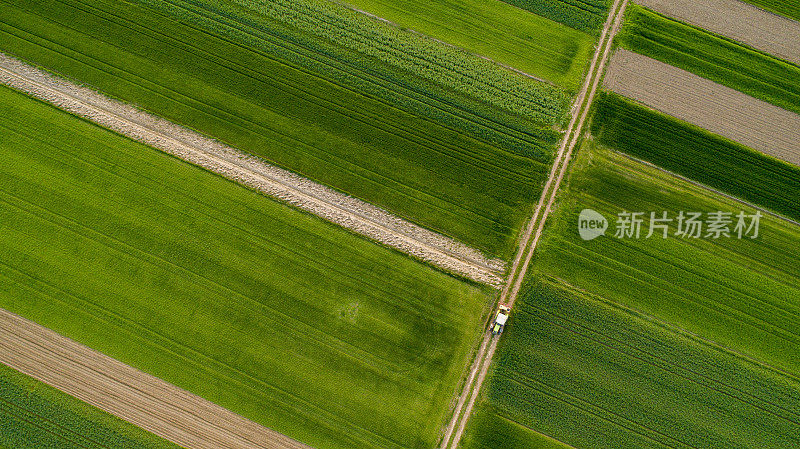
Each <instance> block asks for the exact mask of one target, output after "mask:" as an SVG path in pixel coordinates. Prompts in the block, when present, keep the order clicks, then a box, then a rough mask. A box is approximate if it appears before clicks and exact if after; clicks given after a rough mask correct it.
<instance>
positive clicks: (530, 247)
mask: <svg viewBox="0 0 800 449" xmlns="http://www.w3.org/2000/svg"><path fill="white" fill-rule="evenodd" d="M627 5H628V0H615V1H614V4H613V5H612V6H611V9H610V10H609V14H608V18H607V19H606V23H605V26H604V27H603V31H602V33H601V35H600V40H599V42H598V46H597V50H596V51H595V54H594V57H593V58H592V62H591V65H590V67H589V71H588V73H587V75H586V78H585V79H584V83H583V87H582V88H581V91H580V93H579V94H578V97H577V98H576V99H575V103H574V105H573V108H572V118H571V120H570V122H569V126H568V127H567V132H566V133H565V135H564V138H563V140H562V141H561V146H560V147H559V151H558V153H557V155H556V158H555V161H554V162H553V167H552V168H551V170H550V176H549V177H548V179H547V184H546V185H545V188H544V190H543V191H542V196H541V197H540V198H539V202H538V204H537V206H536V210H535V211H534V213H533V216H532V217H531V219H530V221H529V222H528V225H527V226H526V228H525V232H524V233H523V235H522V237H521V238H520V242H519V246H518V249H517V253H516V256H515V257H514V262H513V264H512V266H511V271H510V272H509V276H508V281H507V282H506V284H505V286H504V288H503V291H502V293H501V295H500V303H504V304H507V305H509V306H513V305H514V302H515V301H516V299H517V295H518V294H519V290H520V288H521V286H522V282H523V280H524V278H525V273H526V272H527V270H528V265H529V264H530V261H531V258H532V257H533V253H534V251H535V250H536V246H537V244H538V243H539V238H540V237H541V235H542V231H543V229H544V225H545V222H546V221H547V217H548V216H549V214H550V211H551V208H552V205H553V202H554V201H555V198H556V195H557V194H558V189H559V188H560V187H561V182H562V181H563V179H564V175H565V173H566V172H567V169H568V168H569V161H570V159H571V157H572V152H573V150H574V149H575V145H576V144H577V142H578V139H579V137H580V135H581V132H582V130H583V125H584V123H585V122H586V118H587V116H588V114H589V110H590V109H591V105H592V101H593V100H594V96H595V94H596V92H597V88H598V86H599V85H600V80H601V79H602V77H603V72H604V69H605V66H606V63H607V62H608V59H609V56H610V54H611V44H612V42H613V40H614V36H616V34H617V32H618V31H619V27H620V24H621V23H622V17H623V16H624V13H625V8H626V7H627ZM490 341H491V343H490ZM498 341H499V338H494V339H492V334H491V333H489V332H487V333H486V334H485V335H484V338H483V341H482V343H481V347H480V349H479V350H478V354H477V356H476V361H475V362H474V363H473V365H472V369H471V371H470V374H469V377H468V379H467V382H466V383H465V385H464V389H463V390H462V392H461V395H460V397H459V400H458V402H457V404H456V409H455V410H454V413H453V417H452V419H451V421H450V423H449V424H448V426H447V428H446V429H445V433H444V438H443V439H442V444H441V446H440V448H441V449H448V448H450V449H456V448H458V445H459V444H460V442H461V438H462V436H463V434H464V429H465V428H466V425H467V422H468V420H469V417H470V414H471V413H472V408H473V407H474V405H475V401H476V400H477V398H478V395H479V393H480V390H481V386H482V385H483V382H484V380H485V379H486V375H487V373H488V371H489V366H490V365H491V363H492V358H493V357H494V353H495V351H496V350H497V343H498ZM487 347H488V349H486V348H487ZM467 397H469V401H468V402H467V401H466V399H467ZM465 403H466V407H464V404H465ZM451 436H452V439H451Z"/></svg>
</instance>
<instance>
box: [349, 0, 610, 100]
mask: <svg viewBox="0 0 800 449" xmlns="http://www.w3.org/2000/svg"><path fill="white" fill-rule="evenodd" d="M345 3H348V4H352V5H355V6H357V7H358V8H360V9H362V10H365V11H367V12H369V13H372V14H375V15H377V16H379V17H383V18H385V19H388V20H390V21H392V22H396V23H397V24H399V25H401V26H404V27H408V28H411V29H413V30H416V31H419V32H420V33H423V34H426V35H429V36H431V37H434V38H437V39H441V40H443V41H445V42H448V43H450V44H453V45H456V46H459V47H461V48H464V49H466V50H468V51H471V52H474V53H477V54H480V55H484V56H487V57H489V58H492V59H494V60H495V61H497V62H500V63H502V64H506V65H509V66H511V67H514V68H516V69H518V70H522V71H523V72H526V73H528V74H531V75H533V76H536V77H538V78H542V79H545V80H547V81H550V82H551V83H555V84H557V85H560V86H563V87H565V88H567V89H569V90H570V91H573V92H574V91H577V90H578V88H579V87H580V82H581V78H582V77H583V72H584V70H586V67H587V65H588V62H589V58H591V54H592V44H593V42H594V38H593V37H592V36H589V35H587V34H585V33H581V32H578V31H576V30H573V29H571V28H568V27H567V26H564V25H561V24H559V23H556V22H553V21H551V20H548V19H546V18H544V17H540V16H537V15H535V14H531V13H529V12H527V11H524V10H522V9H519V8H515V7H512V6H509V5H507V4H505V3H503V2H500V1H498V0H467V1H465V2H460V3H461V4H459V5H458V6H455V5H453V3H452V2H448V1H446V0H436V1H430V0H401V1H398V0H347V1H346V2H345ZM507 3H511V2H507ZM533 12H538V11H536V10H534V11H533ZM598 15H602V16H603V20H604V19H605V11H602V12H601V14H598ZM554 20H555V19H554ZM600 23H601V24H602V20H601V22H600Z"/></svg>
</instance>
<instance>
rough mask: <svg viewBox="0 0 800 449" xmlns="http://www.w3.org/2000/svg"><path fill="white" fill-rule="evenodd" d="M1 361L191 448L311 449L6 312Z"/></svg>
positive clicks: (0, 315) (0, 331) (0, 332)
mask: <svg viewBox="0 0 800 449" xmlns="http://www.w3.org/2000/svg"><path fill="white" fill-rule="evenodd" d="M0 363H3V364H5V365H8V366H10V367H11V368H14V369H16V370H17V371H20V372H22V373H24V374H27V375H28V376H31V377H33V378H36V379H38V380H40V381H42V382H44V383H46V384H48V385H51V386H53V387H55V388H58V389H59V390H61V391H63V392H65V393H67V394H69V395H71V396H74V397H76V398H78V399H81V400H83V401H84V402H87V403H89V404H91V405H93V406H95V407H97V408H100V409H102V410H104V411H106V412H108V413H111V414H112V415H116V416H118V417H120V418H122V419H124V420H126V421H128V422H130V423H133V424H135V425H137V426H139V427H141V428H143V429H145V430H148V431H150V432H152V433H154V434H156V435H158V436H160V437H162V438H165V439H167V440H170V441H173V442H175V443H176V444H178V445H180V446H183V447H185V448H187V449H220V448H225V449H311V447H310V446H306V445H305V444H302V443H299V442H297V441H295V440H292V439H291V438H288V437H286V436H285V435H282V434H280V433H278V432H275V431H272V430H270V429H268V428H266V427H263V426H261V425H259V424H256V423H254V422H252V421H250V420H248V419H245V418H243V417H241V416H239V415H237V414H235V413H233V412H230V411H228V410H226V409H224V408H222V407H220V406H218V405H216V404H213V403H211V402H209V401H207V400H205V399H203V398H201V397H199V396H196V395H194V394H192V393H189V392H188V391H185V390H182V389H180V388H178V387H176V386H174V385H171V384H169V383H167V382H164V381H163V380H161V379H158V378H156V377H153V376H151V375H149V374H146V373H143V372H141V371H139V370H137V369H134V368H131V367H130V366H128V365H125V364H123V363H121V362H119V361H117V360H114V359H112V358H110V357H108V356H105V355H103V354H101V353H99V352H97V351H94V350H92V349H89V348H87V347H86V346H83V345H81V344H79V343H77V342H75V341H72V340H70V339H68V338H66V337H63V336H61V335H59V334H57V333H55V332H53V331H51V330H49V329H46V328H44V327H42V326H39V325H38V324H36V323H34V322H32V321H29V320H26V319H24V318H22V317H20V316H18V315H15V314H13V313H10V312H8V311H6V310H3V309H0Z"/></svg>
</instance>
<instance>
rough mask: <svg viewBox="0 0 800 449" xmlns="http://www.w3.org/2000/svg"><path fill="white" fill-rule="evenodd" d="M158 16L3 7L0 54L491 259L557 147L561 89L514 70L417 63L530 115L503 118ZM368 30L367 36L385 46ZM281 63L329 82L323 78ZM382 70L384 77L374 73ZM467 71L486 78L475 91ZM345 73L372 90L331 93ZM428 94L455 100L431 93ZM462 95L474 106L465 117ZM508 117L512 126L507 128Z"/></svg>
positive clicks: (198, 13) (78, 6) (484, 106)
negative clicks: (374, 207)
mask: <svg viewBox="0 0 800 449" xmlns="http://www.w3.org/2000/svg"><path fill="white" fill-rule="evenodd" d="M173 3H176V4H179V3H180V4H181V5H182V4H184V3H186V2H179V1H178V0H175V1H174V2H173ZM280 4H281V3H280V2H270V3H268V4H267V5H273V6H274V5H280ZM303 4H304V3H298V5H299V6H298V8H300V6H302V5H303ZM187 5H188V3H187ZM329 5H332V6H330V7H331V8H332V7H334V6H335V5H333V4H330V3H329ZM162 6H163V8H165V10H164V11H161V10H154V9H151V8H149V7H146V6H142V5H139V4H134V3H129V4H125V7H124V8H123V7H120V6H119V3H118V2H113V1H111V0H86V1H84V2H77V1H74V2H69V3H63V2H60V1H57V0H44V1H41V2H27V1H22V0H3V16H2V19H0V48H2V50H3V51H5V52H9V53H11V54H14V55H17V56H19V57H21V58H23V59H26V60H28V61H32V62H34V63H36V64H39V65H41V66H44V67H47V68H49V69H51V70H54V71H56V72H58V73H60V74H63V75H65V76H67V77H69V78H72V79H75V80H78V81H79V82H83V83H86V84H88V85H91V86H93V87H95V88H97V89H98V90H100V91H102V92H105V93H108V94H110V95H112V96H114V97H117V98H120V99H123V100H125V101H128V102H130V103H133V104H136V105H139V106H141V107H142V108H144V109H147V110H149V111H151V112H153V113H156V114H158V115H161V116H163V117H165V118H167V119H170V120H173V121H175V122H178V123H182V124H185V125H187V126H189V127H191V128H194V129H197V130H200V131H202V132H204V133H206V134H208V135H211V136H213V137H215V138H218V139H220V140H221V141H224V142H226V143H229V144H231V145H232V146H234V147H236V148H239V149H241V150H244V151H247V152H250V153H252V154H255V155H258V156H261V157H264V158H265V159H267V160H269V161H271V162H273V163H275V164H277V165H279V166H282V167H285V168H287V169H290V170H292V171H295V172H298V173H301V174H303V175H305V176H307V177H309V178H311V179H314V180H316V181H319V182H321V183H323V184H327V185H329V186H332V187H334V188H337V189H339V190H341V191H344V192H346V193H348V194H351V195H353V196H356V197H359V198H361V199H364V200H366V201H368V202H370V203H373V204H376V205H378V206H381V207H383V208H385V209H387V210H389V211H391V212H394V213H396V214H398V215H400V216H402V217H404V218H408V219H410V220H411V221H414V222H416V223H418V224H420V225H423V226H425V227H428V228H431V229H434V230H436V231H439V232H442V233H445V234H447V235H449V236H452V237H454V238H456V239H457V240H460V241H463V242H465V243H467V244H469V245H473V246H476V247H478V248H480V249H482V250H484V251H486V252H487V253H489V254H492V255H495V256H501V257H503V256H507V255H509V254H510V253H511V252H512V251H513V247H514V240H515V238H516V235H517V233H518V230H519V228H520V227H521V225H522V223H523V222H524V221H525V219H526V217H527V215H528V214H529V208H530V204H531V202H532V201H534V200H535V198H537V197H538V195H539V192H540V189H541V185H542V184H543V179H544V177H545V175H546V172H547V170H548V165H549V162H550V159H551V154H552V150H553V147H554V145H555V144H556V141H557V140H558V135H559V134H558V133H557V132H556V131H554V130H553V129H552V128H553V127H554V126H555V125H557V123H559V122H560V121H561V120H562V117H563V115H564V113H565V112H566V109H565V107H566V104H567V100H566V97H565V96H564V95H563V93H560V91H558V90H557V89H554V88H551V87H549V86H547V85H545V84H544V83H537V82H534V81H531V80H527V79H522V77H521V76H512V75H510V72H507V73H505V72H504V73H505V75H506V78H502V77H500V75H497V73H496V72H493V71H492V70H491V69H488V68H486V66H483V65H481V64H479V63H477V62H475V61H474V60H473V59H464V58H465V56H464V55H463V52H457V51H455V50H452V49H451V52H454V55H455V56H458V57H459V58H461V60H460V61H461V62H460V64H461V66H460V67H461V69H460V70H461V72H459V71H454V70H453V69H452V67H451V66H439V65H436V64H433V62H434V61H435V62H436V63H440V62H446V61H447V60H446V59H444V56H443V54H442V53H441V52H440V53H436V54H429V55H428V56H429V57H430V58H433V59H432V60H431V61H425V60H417V63H418V65H419V67H417V68H418V69H419V70H421V71H425V70H426V69H427V70H428V71H429V72H433V74H434V75H436V76H439V75H442V74H448V75H447V76H450V77H451V78H452V80H451V81H452V82H454V83H455V82H457V81H458V80H462V79H463V80H464V82H463V83H461V84H463V86H466V87H465V89H466V90H467V91H469V90H470V89H472V90H481V89H482V91H484V92H488V94H491V96H492V97H493V98H495V101H496V102H498V103H504V104H505V103H507V104H508V105H509V108H510V109H509V111H510V110H511V109H514V108H517V105H523V106H519V108H522V109H520V110H521V111H523V112H524V111H528V112H530V113H528V112H526V113H525V114H524V115H519V114H517V113H511V112H506V113H501V112H497V107H495V106H492V105H491V104H489V103H486V102H484V101H482V100H481V99H480V98H477V97H475V98H473V99H472V100H469V101H467V100H466V99H465V98H466V97H465V95H466V94H465V93H463V92H462V93H460V94H459V93H458V92H455V93H452V91H453V88H452V87H450V86H448V85H445V84H441V83H439V84H436V83H434V81H430V80H428V81H426V79H425V78H421V77H420V76H417V75H414V73H412V72H408V73H407V74H405V75H402V74H401V75H397V76H398V77H399V78H398V79H385V78H382V76H383V75H381V73H389V72H391V70H389V69H388V68H385V67H384V66H385V65H386V64H389V62H386V63H385V64H384V62H382V60H378V61H375V60H373V59H369V55H363V54H360V53H359V54H357V55H353V54H351V53H348V51H349V50H348V49H347V48H344V49H341V51H342V54H350V55H351V56H352V57H353V58H356V57H360V58H362V59H363V61H356V62H359V63H363V64H361V65H362V66H363V67H362V68H361V71H357V70H356V68H354V67H352V66H351V67H345V65H344V63H341V62H340V60H339V59H338V57H336V58H334V57H331V58H329V59H325V58H327V56H326V53H325V51H327V50H325V49H328V48H329V47H330V45H333V44H332V43H331V41H325V40H324V39H322V38H320V39H318V40H317V41H315V42H319V43H320V48H321V50H314V49H308V48H305V47H300V46H299V44H295V43H293V42H292V41H291V39H294V38H295V37H297V36H299V35H301V34H302V32H301V31H302V30H297V29H294V30H292V29H289V28H287V27H289V25H288V24H286V23H277V22H275V21H274V20H272V19H270V18H269V17H267V16H266V15H259V16H258V17H255V18H253V17H251V16H252V14H254V13H253V12H252V11H250V12H247V11H245V10H244V9H243V8H240V9H241V11H239V12H240V13H241V17H240V16H235V17H236V20H234V19H232V18H231V17H234V16H233V15H231V14H227V13H224V14H223V13H222V12H220V13H217V12H215V11H214V10H213V9H206V8H205V7H201V6H192V7H191V8H190V9H189V10H185V11H184V13H183V15H181V16H177V15H176V16H165V15H163V14H166V12H165V11H166V8H167V6H168V5H166V4H163V5H162ZM184 6H186V5H184ZM186 7H187V8H188V7H189V6H186ZM231 7H232V6H231ZM174 8H179V7H178V6H174ZM174 8H173V9H174ZM208 8H211V6H208ZM339 8H340V9H341V7H339ZM248 11H249V10H248ZM176 14H177V13H176ZM248 14H249V15H248ZM276 14H277V13H276ZM353 14H355V13H353ZM175 17H180V21H176V20H174V18H175ZM359 17H360V16H359ZM256 19H257V20H256ZM361 19H362V20H364V18H363V17H361ZM370 23H372V22H370ZM270 24H272V25H274V28H275V29H272V28H270V26H272V25H270ZM348 24H351V22H345V23H344V25H348ZM344 25H343V28H342V29H344V30H349V29H350V28H348V27H347V26H344ZM372 26H374V27H377V25H376V24H372ZM318 28H321V27H318ZM384 28H388V29H390V30H392V31H393V32H396V30H394V29H393V28H392V27H388V26H384ZM329 29H334V28H331V27H329ZM214 30H218V31H214ZM212 31H213V32H212ZM289 31H292V33H294V34H291V33H289ZM377 32H378V31H376V30H374V29H373V30H372V33H373V34H372V35H370V36H367V37H368V38H369V39H372V40H373V41H374V42H378V43H382V42H385V41H386V40H387V39H389V38H388V37H387V36H383V35H378V34H375V33H377ZM272 33H277V34H272ZM281 33H283V34H281ZM406 34H409V35H410V33H406ZM233 36H242V39H241V40H237V39H234V38H233ZM244 36H246V37H247V38H246V39H245V37H244ZM284 37H285V38H284ZM384 38H385V39H384ZM297 39H298V42H299V41H303V39H306V40H308V39H311V38H310V37H308V36H306V37H304V38H303V39H300V38H299V37H298V38H297ZM342 41H343V42H344V41H346V39H342ZM325 42H327V43H326V44H325ZM392 42H393V41H392ZM323 44H324V45H323ZM390 44H391V42H390ZM390 44H387V46H388V47H387V48H388V49H387V50H386V51H384V50H381V49H383V48H384V47H380V46H379V47H380V48H378V50H380V51H379V53H381V54H383V53H386V52H388V51H389V50H391V49H394V51H395V53H397V51H398V48H408V49H409V52H411V53H409V54H410V55H411V56H409V57H412V56H414V55H415V54H416V53H414V51H418V52H423V53H424V52H425V51H427V50H425V49H422V50H420V49H416V50H415V48H416V47H413V46H411V45H410V44H409V43H408V42H399V43H398V42H395V44H397V47H393V46H392V45H393V44H392V45H390ZM342 45H344V44H342ZM323 47H324V48H323ZM436 48H437V49H439V50H441V49H442V48H445V49H446V48H447V47H446V46H442V45H438V46H437V47H436ZM323 50H325V51H323ZM441 51H444V50H441ZM412 53H414V54H412ZM283 54H291V55H293V56H292V58H294V59H297V60H302V61H305V63H307V65H308V66H309V67H311V66H314V67H317V66H324V67H325V68H326V70H328V71H327V72H325V73H323V74H320V73H318V72H316V71H314V70H312V69H310V68H307V67H306V65H301V64H300V63H297V62H296V61H294V59H293V60H291V61H290V60H288V59H285V58H283V57H282V56H281V55H283ZM336 55H339V53H336V54H335V55H334V56H336ZM358 55H361V56H358ZM390 56H391V55H390ZM390 56H386V60H387V61H390V62H391V61H393V59H392V58H393V56H392V57H390ZM395 56H397V55H395ZM455 56H454V57H455ZM398 57H399V56H398ZM414 57H416V56H414ZM287 58H288V56H287ZM417 59H419V58H417ZM474 59H477V58H474ZM478 61H482V60H479V59H478ZM312 62H313V63H312ZM451 62H452V65H456V64H459V61H451ZM305 63H304V64H305ZM483 63H485V64H488V65H489V66H490V67H491V68H493V69H495V70H501V69H499V68H497V67H496V66H494V65H492V64H490V63H488V62H486V61H483ZM380 67H384V69H382V70H383V72H380V73H378V74H377V75H374V76H373V74H374V73H376V71H377V70H378V69H379V68H380ZM387 67H388V66H387ZM318 68H320V67H318ZM320 69H321V68H320ZM334 72H335V73H338V75H336V76H334V75H331V73H334ZM477 74H480V75H481V77H485V79H486V80H488V81H486V82H485V83H480V82H478V81H475V80H476V79H477V77H478V75H477ZM493 74H494V75H493ZM412 75H413V76H412ZM495 75H497V76H495ZM431 76H432V79H433V78H436V76H433V75H431ZM442 76H444V75H442ZM337 77H338V78H337ZM404 77H405V78H404ZM498 77H500V78H498ZM339 78H348V79H350V80H351V81H352V83H353V84H358V85H359V86H361V85H369V86H370V89H372V90H371V91H370V90H366V89H358V90H356V89H354V88H353V87H350V86H349V85H340V84H336V83H335V82H336V80H337V79H339ZM413 80H418V81H419V82H412V81H413ZM469 80H471V81H469ZM459 82H460V81H459ZM426 83H427V84H426ZM461 84H460V85H461ZM410 86H413V89H417V90H413V91H412V87H410ZM426 86H428V87H431V86H433V87H436V89H433V87H431V89H433V91H432V93H434V94H436V95H438V93H441V92H448V91H450V92H451V95H450V96H447V95H444V94H443V95H442V96H433V97H431V96H430V95H431V92H428V90H426V89H427V88H426ZM437 86H438V87H437ZM504 89H505V90H504ZM375 91H378V92H379V93H378V94H374V92H375ZM362 92H365V93H362ZM488 94H487V95H488ZM389 97H391V98H394V97H397V99H398V101H390V100H387V98H389ZM459 99H461V100H463V101H464V102H465V104H467V103H468V104H467V106H469V105H473V106H475V107H474V108H472V109H469V108H467V109H464V108H462V107H461V105H460V103H458V102H459V101H461V100H459ZM451 101H453V102H455V103H458V104H456V105H455V106H452V105H450V103H451ZM470 101H471V102H470ZM478 105H481V108H478ZM471 107H472V106H470V108H471ZM425 110H428V111H427V112H425V113H424V114H423V113H422V112H420V111H423V112H424V111H425ZM534 110H535V111H539V113H538V116H537V115H535V114H534ZM486 111H489V112H486ZM492 111H495V112H492ZM504 114H505V115H504ZM509 114H511V116H513V117H517V119H516V121H512V120H506V119H505V118H503V117H511V116H509ZM514 114H516V115H514ZM520 114H521V112H520ZM513 117H512V118H513ZM520 117H522V118H520ZM525 117H528V119H525ZM531 127H533V128H534V129H532V130H531ZM464 129H469V133H467V132H466V131H463V130H464ZM497 142H500V143H497Z"/></svg>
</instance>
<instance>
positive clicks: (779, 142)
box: [604, 49, 800, 165]
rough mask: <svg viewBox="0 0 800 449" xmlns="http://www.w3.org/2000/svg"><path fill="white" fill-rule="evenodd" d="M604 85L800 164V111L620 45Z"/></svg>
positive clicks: (742, 142)
mask: <svg viewBox="0 0 800 449" xmlns="http://www.w3.org/2000/svg"><path fill="white" fill-rule="evenodd" d="M604 84H605V87H607V88H608V89H610V90H612V91H614V92H616V93H618V94H620V95H623V96H625V97H628V98H631V99H634V100H636V101H639V102H641V103H643V104H645V105H647V106H649V107H651V108H653V109H656V110H658V111H661V112H663V113H665V114H668V115H671V116H673V117H675V118H678V119H681V120H684V121H686V122H689V123H691V124H693V125H696V126H699V127H701V128H704V129H706V130H708V131H711V132H712V133H715V134H719V135H721V136H723V137H727V138H728V139H731V140H734V141H736V142H739V143H741V144H743V145H745V146H748V147H750V148H754V149H756V150H758V151H761V152H763V153H765V154H768V155H770V156H772V157H775V158H778V159H781V160H784V161H786V162H789V163H792V164H795V165H800V115H798V114H795V113H793V112H789V111H787V110H785V109H782V108H779V107H777V106H774V105H772V104H769V103H766V102H764V101H761V100H758V99H756V98H753V97H751V96H749V95H746V94H743V93H741V92H739V91H737V90H735V89H731V88H729V87H726V86H722V85H720V84H717V83H715V82H713V81H709V80H707V79H705V78H702V77H699V76H697V75H695V74H693V73H690V72H687V71H685V70H681V69H679V68H677V67H674V66H671V65H669V64H664V63H663V62H660V61H656V60H655V59H652V58H648V57H647V56H642V55H639V54H637V53H633V52H630V51H627V50H624V49H619V50H617V52H616V53H615V54H614V56H613V57H612V58H611V63H610V64H609V68H608V73H607V74H606V77H605V81H604Z"/></svg>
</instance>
